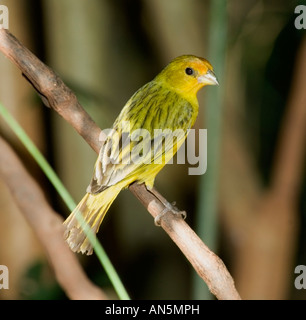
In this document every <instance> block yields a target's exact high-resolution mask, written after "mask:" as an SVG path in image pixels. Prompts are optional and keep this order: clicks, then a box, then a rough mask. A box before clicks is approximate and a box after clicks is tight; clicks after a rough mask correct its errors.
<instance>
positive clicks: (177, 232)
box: [0, 30, 240, 299]
mask: <svg viewBox="0 0 306 320" xmlns="http://www.w3.org/2000/svg"><path fill="white" fill-rule="evenodd" d="M0 50H1V51H2V52H3V54H4V55H5V56H7V57H8V58H9V59H10V60H12V61H13V62H14V63H15V64H16V65H17V66H18V67H19V68H20V70H21V71H22V73H23V74H24V75H25V77H26V78H27V79H28V80H29V81H30V82H31V84H32V85H33V86H34V88H35V89H36V90H37V91H38V92H39V94H40V96H42V97H43V101H44V102H45V103H46V104H47V105H48V106H50V107H51V108H53V109H54V110H55V111H57V112H58V113H59V114H60V115H61V116H62V117H63V118H64V119H65V120H66V121H67V122H68V123H70V124H71V125H72V127H74V128H75V129H76V131H77V132H78V133H79V134H80V135H81V136H82V137H83V138H84V139H85V141H87V143H88V144H89V145H90V146H91V147H92V148H93V149H94V150H95V152H96V153H99V149H100V141H99V134H100V132H101V130H100V129H99V128H98V127H97V125H96V124H95V123H94V122H93V120H92V119H91V118H90V117H89V115H88V114H87V113H86V112H85V111H84V110H83V108H82V107H81V105H80V104H79V103H78V101H77V99H76V97H75V95H74V94H73V93H72V91H71V90H70V89H69V88H67V87H66V85H65V84H64V83H63V81H62V80H61V79H60V78H59V77H58V76H57V75H56V74H55V73H54V72H53V71H52V70H51V69H50V68H48V67H47V66H45V65H44V64H43V63H42V62H41V61H40V60H39V59H38V58H37V57H35V56H34V55H33V54H32V53H31V52H30V51H29V50H28V49H26V48H25V47H24V46H23V45H22V44H21V43H20V42H19V41H18V40H17V39H16V38H15V37H14V36H13V35H11V34H10V33H9V32H8V31H7V30H0ZM129 189H130V191H131V192H132V193H133V194H134V195H135V196H136V197H137V198H138V199H139V200H140V202H141V203H142V204H143V205H144V206H145V207H146V208H147V210H148V211H149V213H150V214H151V215H152V216H153V217H156V216H157V215H158V214H159V213H160V212H162V211H163V210H164V209H165V207H164V205H163V204H162V203H161V202H160V201H159V200H158V198H156V197H155V196H154V195H153V194H152V193H151V192H148V191H147V190H146V188H145V187H144V186H141V185H138V184H135V183H134V184H133V185H131V186H130V188H129ZM154 193H155V194H158V192H157V191H156V190H155V189H154ZM159 198H160V197H159ZM161 227H162V228H163V229H164V230H165V231H166V232H167V233H168V235H169V236H170V237H171V238H172V239H173V241H174V242H175V243H176V244H177V245H178V247H179V248H180V249H181V250H182V252H183V253H184V254H185V256H186V257H187V259H188V260H189V261H190V263H191V264H192V265H193V266H194V268H195V270H196V272H197V273H198V274H199V276H200V277H201V278H202V279H203V280H204V281H205V282H206V283H207V285H208V287H209V289H210V291H211V292H212V293H213V294H214V295H215V296H216V297H217V298H218V299H240V296H239V294H238V293H237V291H236V289H235V286H234V282H233V279H232V277H231V276H230V274H229V272H228V270H227V269H226V267H225V266H224V264H223V262H222V261H221V259H220V258H218V257H217V256H216V255H215V254H214V253H213V252H211V251H210V250H209V249H208V248H207V247H206V246H205V244H204V243H203V242H202V241H201V240H200V239H199V238H198V237H197V235H196V234H195V233H194V232H193V231H192V229H191V228H190V227H189V226H188V225H187V224H186V223H185V222H184V221H183V220H182V219H178V218H175V217H174V216H173V215H172V214H171V213H167V214H166V215H164V216H163V218H162V220H161Z"/></svg>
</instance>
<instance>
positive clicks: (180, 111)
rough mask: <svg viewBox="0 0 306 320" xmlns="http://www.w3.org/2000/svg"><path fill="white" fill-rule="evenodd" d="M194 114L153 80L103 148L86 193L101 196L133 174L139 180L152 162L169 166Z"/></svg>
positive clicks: (123, 113) (125, 112)
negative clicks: (107, 189)
mask: <svg viewBox="0 0 306 320" xmlns="http://www.w3.org/2000/svg"><path fill="white" fill-rule="evenodd" d="M161 92H164V94H163V95H161ZM194 113H195V112H194V110H193V108H192V106H191V104H190V103H189V102H187V101H186V100H184V99H182V98H181V97H180V96H179V95H178V94H177V93H176V92H174V91H171V90H165V89H163V88H160V85H159V84H157V83H155V82H154V81H152V82H149V83H148V84H146V85H145V86H144V87H143V88H141V89H139V90H138V91H137V92H136V93H135V94H134V95H133V96H132V97H131V99H130V100H129V101H128V102H127V104H126V105H125V107H124V108H123V109H122V111H121V113H120V115H119V116H118V118H117V120H116V121H115V123H114V126H113V130H111V131H110V132H109V134H108V137H107V139H106V141H105V143H104V145H103V146H102V147H101V150H100V153H99V157H98V159H97V161H96V164H95V169H94V174H93V178H92V180H91V183H90V185H89V186H88V188H87V192H89V193H99V192H101V191H103V190H105V189H106V188H107V187H109V186H111V185H114V184H116V183H118V182H119V181H122V180H123V179H129V178H130V177H131V176H132V175H134V174H135V175H136V177H135V180H137V175H139V172H140V171H141V170H144V169H146V170H147V171H148V170H149V165H150V164H151V163H155V164H163V165H164V164H166V163H167V162H168V161H169V160H170V159H171V158H172V156H173V155H174V154H175V153H176V151H177V148H176V147H177V146H178V147H179V146H180V145H181V144H182V143H183V142H184V140H185V137H186V132H187V129H189V128H190V127H191V126H192V125H193V122H194V119H195V118H196V114H194ZM155 129H158V130H155ZM173 131H174V132H173ZM173 137H174V140H173ZM173 142H174V143H173ZM171 150H173V152H171ZM144 167H146V168H144ZM147 174H149V172H147Z"/></svg>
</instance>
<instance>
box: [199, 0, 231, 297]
mask: <svg viewBox="0 0 306 320" xmlns="http://www.w3.org/2000/svg"><path fill="white" fill-rule="evenodd" d="M226 4H227V1H225V0H219V1H211V2H210V6H211V9H210V11H211V14H210V26H209V32H210V37H209V44H208V47H209V54H208V56H209V57H210V60H211V62H212V63H213V65H214V66H215V71H216V74H217V77H218V79H219V82H220V86H219V87H218V88H217V89H218V90H216V89H214V88H212V90H209V91H207V93H206V104H205V105H206V113H205V121H204V122H205V124H206V127H207V132H208V145H207V172H206V173H205V174H204V175H203V176H202V177H201V178H200V187H199V194H198V199H199V202H198V209H197V221H196V226H197V232H198V234H199V236H200V237H201V238H202V239H204V240H205V242H206V243H207V244H208V245H209V247H211V248H212V249H213V250H216V247H217V245H216V242H217V240H216V238H217V216H218V194H219V190H218V180H219V159H220V146H221V127H222V105H223V97H224V87H225V85H224V83H223V81H222V80H223V79H225V77H224V72H225V55H226V29H227V6H226ZM204 296H208V291H207V290H205V289H203V286H201V285H200V284H199V283H198V281H197V280H196V279H195V281H194V298H196V299H201V298H203V297H204Z"/></svg>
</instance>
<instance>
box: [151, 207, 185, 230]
mask: <svg viewBox="0 0 306 320" xmlns="http://www.w3.org/2000/svg"><path fill="white" fill-rule="evenodd" d="M175 204H176V202H175V201H174V202H172V203H170V202H166V203H164V206H165V208H164V209H163V211H162V212H161V213H159V214H158V215H157V216H156V217H155V218H154V223H155V225H156V226H158V227H159V226H160V224H161V219H162V217H163V216H164V215H165V214H166V213H167V212H169V211H170V212H172V213H173V214H174V215H176V216H177V215H180V216H181V217H182V218H183V219H184V220H185V219H186V217H187V213H186V211H180V210H179V209H178V208H177V207H175Z"/></svg>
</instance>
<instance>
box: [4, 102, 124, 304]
mask: <svg viewBox="0 0 306 320" xmlns="http://www.w3.org/2000/svg"><path fill="white" fill-rule="evenodd" d="M0 114H1V115H2V117H3V118H4V120H5V121H6V122H7V124H8V125H9V126H10V128H11V129H12V130H13V131H14V133H15V134H16V135H17V137H18V138H19V139H20V141H21V142H22V143H23V144H24V146H25V148H26V149H27V150H28V151H29V153H30V154H31V155H32V157H33V158H34V159H35V161H36V162H37V163H38V165H39V166H40V168H41V169H42V171H43V172H44V173H45V175H46V176H47V177H48V179H49V180H50V182H51V183H52V184H53V186H54V188H55V189H56V190H57V192H58V193H59V195H60V196H61V198H62V199H63V201H64V202H65V204H66V205H67V207H68V208H69V210H71V211H72V210H73V209H74V208H75V206H76V203H75V202H74V200H73V199H72V197H71V195H70V194H69V192H68V191H67V189H66V188H65V186H64V185H63V183H62V182H61V180H60V179H59V178H58V176H57V174H56V173H55V172H54V170H53V169H52V167H51V166H50V165H49V163H48V162H47V161H46V159H45V158H44V156H43V155H42V154H41V152H40V151H39V150H38V149H37V147H36V146H35V145H34V143H33V142H32V140H31V139H30V138H29V136H28V135H27V134H26V133H25V131H24V130H23V129H22V127H21V126H20V125H19V124H18V122H17V121H16V120H15V119H14V118H13V117H12V115H11V114H10V113H9V112H8V110H7V109H6V108H5V107H4V106H3V105H2V104H1V103H0ZM76 217H77V219H78V221H79V222H80V224H81V226H82V228H83V230H84V232H85V234H86V236H87V237H88V239H89V241H90V243H91V244H92V245H93V249H94V251H95V253H96V255H97V257H98V259H99V261H100V263H101V265H102V266H103V268H104V270H105V272H106V274H107V276H108V277H109V279H110V281H111V283H112V284H113V286H114V289H115V291H116V293H117V295H118V297H119V298H120V299H121V300H129V299H130V297H129V295H128V293H127V292H126V290H125V288H124V286H123V284H122V282H121V280H120V278H119V276H118V274H117V272H116V270H115V268H114V267H113V265H112V263H111V261H110V260H109V258H108V256H107V254H106V252H105V250H104V249H103V247H102V245H101V244H100V242H99V241H98V240H97V239H96V237H95V235H94V233H93V232H92V230H91V229H90V228H89V226H88V225H87V224H86V222H85V221H84V219H83V217H82V215H81V214H77V216H76Z"/></svg>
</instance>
